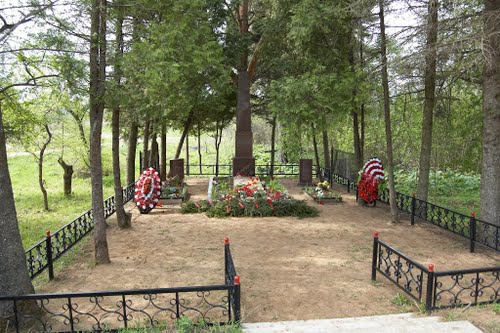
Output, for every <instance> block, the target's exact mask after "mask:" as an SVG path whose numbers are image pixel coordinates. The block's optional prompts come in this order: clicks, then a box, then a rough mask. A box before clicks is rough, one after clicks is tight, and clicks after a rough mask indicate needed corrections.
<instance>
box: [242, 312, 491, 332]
mask: <svg viewBox="0 0 500 333" xmlns="http://www.w3.org/2000/svg"><path fill="white" fill-rule="evenodd" d="M330 332H334V333H355V332H356V333H405V332H407V333H431V332H436V333H438V332H439V333H448V332H450V333H481V330H479V329H478V328H476V327H475V326H474V325H472V324H471V323H470V322H468V321H441V318H439V317H419V316H415V315H414V314H411V313H405V314H395V315H386V316H371V317H356V318H338V319H320V320H299V321H281V322H269V323H251V324H243V333H330Z"/></svg>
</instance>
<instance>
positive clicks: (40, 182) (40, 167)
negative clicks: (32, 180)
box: [36, 125, 52, 211]
mask: <svg viewBox="0 0 500 333" xmlns="http://www.w3.org/2000/svg"><path fill="white" fill-rule="evenodd" d="M44 127H45V131H46V132H47V135H48V136H47V140H46V141H45V142H44V143H43V146H42V149H40V153H39V155H38V157H36V159H37V162H38V185H39V186H40V191H41V192H42V195H43V209H44V210H45V211H48V210H49V198H48V196H47V190H46V189H45V181H44V180H43V159H44V157H45V150H46V149H47V146H48V145H49V143H50V141H51V140H52V133H51V132H50V129H49V126H48V125H45V126H44Z"/></svg>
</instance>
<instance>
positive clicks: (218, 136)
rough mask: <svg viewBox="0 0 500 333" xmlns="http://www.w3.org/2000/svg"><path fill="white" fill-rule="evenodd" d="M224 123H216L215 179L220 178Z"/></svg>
mask: <svg viewBox="0 0 500 333" xmlns="http://www.w3.org/2000/svg"><path fill="white" fill-rule="evenodd" d="M223 129H224V128H223V127H222V122H221V123H220V126H219V122H216V124H215V177H219V149H220V144H221V142H222V130H223Z"/></svg>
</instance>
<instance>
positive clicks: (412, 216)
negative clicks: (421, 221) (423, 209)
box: [410, 193, 417, 225]
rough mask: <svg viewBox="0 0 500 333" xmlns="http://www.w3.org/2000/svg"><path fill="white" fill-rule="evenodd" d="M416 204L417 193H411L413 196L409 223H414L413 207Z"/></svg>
mask: <svg viewBox="0 0 500 333" xmlns="http://www.w3.org/2000/svg"><path fill="white" fill-rule="evenodd" d="M416 206H417V195H416V194H415V193H413V196H412V197H411V220H410V221H411V222H410V224H411V225H414V224H415V208H416Z"/></svg>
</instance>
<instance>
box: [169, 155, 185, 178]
mask: <svg viewBox="0 0 500 333" xmlns="http://www.w3.org/2000/svg"><path fill="white" fill-rule="evenodd" d="M170 176H171V177H175V176H177V177H179V179H181V180H184V159H183V158H176V159H173V160H170Z"/></svg>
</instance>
